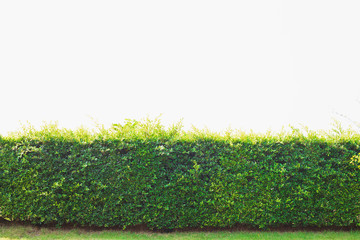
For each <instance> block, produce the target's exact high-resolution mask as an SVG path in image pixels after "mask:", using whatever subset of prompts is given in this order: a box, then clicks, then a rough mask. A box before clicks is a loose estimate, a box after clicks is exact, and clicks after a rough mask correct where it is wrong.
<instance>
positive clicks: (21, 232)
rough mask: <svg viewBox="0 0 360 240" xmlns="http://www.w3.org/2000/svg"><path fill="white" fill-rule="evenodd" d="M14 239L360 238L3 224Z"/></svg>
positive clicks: (6, 236)
mask: <svg viewBox="0 0 360 240" xmlns="http://www.w3.org/2000/svg"><path fill="white" fill-rule="evenodd" d="M12 239H22V240H27V239H39V240H41V239H47V240H48V239H70V240H75V239H127V240H132V239H174V240H175V239H176V240H178V239H184V240H185V239H187V240H191V239H204V240H205V239H206V240H207V239H262V240H267V239H268V240H272V239H308V240H310V239H317V240H321V239H353V240H355V239H360V231H351V232H340V231H339V232H333V231H324V232H304V231H297V232H255V231H254V232H246V231H242V232H226V231H219V232H182V233H180V232H179V233H151V232H129V231H114V230H103V231H90V230H82V229H71V230H64V229H53V228H36V227H32V226H18V225H17V226H7V225H0V240H12Z"/></svg>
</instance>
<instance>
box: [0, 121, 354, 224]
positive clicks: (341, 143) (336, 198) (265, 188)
mask: <svg viewBox="0 0 360 240" xmlns="http://www.w3.org/2000/svg"><path fill="white" fill-rule="evenodd" d="M359 142H360V136H359V135H358V134H355V133H353V132H351V131H346V132H344V131H342V132H341V133H337V134H331V133H325V132H311V131H307V132H305V133H303V132H301V131H300V130H298V129H294V128H293V129H292V132H288V133H285V132H282V133H279V134H277V135H274V134H270V133H268V134H262V135H261V134H253V133H250V134H249V133H248V134H247V133H243V132H240V131H233V132H231V131H228V132H226V133H224V134H216V133H211V132H209V131H205V130H197V129H193V130H192V131H187V132H185V131H183V130H182V126H181V123H178V124H175V125H173V126H172V127H170V128H165V127H164V126H163V125H161V123H160V122H159V121H158V120H157V119H156V120H144V121H136V120H127V121H126V122H125V123H124V124H114V125H113V126H112V127H111V128H109V129H105V128H103V127H101V128H100V129H99V131H97V132H91V131H90V130H86V129H78V130H75V131H72V130H67V129H60V128H58V127H57V125H56V124H49V125H45V126H43V127H42V129H41V130H35V129H34V128H31V127H28V128H24V129H23V131H22V132H17V133H13V134H11V135H9V136H6V137H0V216H2V217H3V218H6V219H10V220H20V221H31V222H32V223H34V224H48V223H55V224H57V225H63V224H65V223H74V224H79V225H83V226H105V227H111V226H123V227H124V228H126V227H128V226H134V225H138V224H146V225H147V226H148V227H149V228H151V229H153V228H156V229H172V228H184V227H207V226H211V227H229V226H233V225H235V224H246V225H252V226H256V227H260V228H264V227H270V226H281V225H292V226H319V227H324V226H359V225H360V218H359V216H360V185H359V184H360V183H359V179H360V161H359V158H360V157H359V156H360V155H358V154H359V152H360V149H359Z"/></svg>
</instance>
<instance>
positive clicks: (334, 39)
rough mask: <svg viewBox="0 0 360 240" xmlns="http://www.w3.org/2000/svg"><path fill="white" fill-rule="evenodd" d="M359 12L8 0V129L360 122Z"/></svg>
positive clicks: (0, 122)
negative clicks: (52, 124)
mask: <svg viewBox="0 0 360 240" xmlns="http://www.w3.org/2000/svg"><path fill="white" fill-rule="evenodd" d="M359 12H360V2H359V1H357V0H354V1H350V0H338V1H334V0H302V1H295V0H286V1H285V0H284V1H280V0H272V1H269V0H252V1H241V0H236V1H230V0H229V1H227V0H218V1H212V0H206V1H199V0H181V1H174V0H166V1H165V0H164V1H157V0H153V1H137V0H131V1H120V0H118V1H100V0H99V1H91V0H86V1H79V0H62V1H49V0H46V1H37V0H33V1H17V0H11V1H1V2H0V104H1V105H0V106H1V110H0V133H2V134H6V133H7V132H8V131H13V130H15V129H17V128H18V127H19V123H20V122H22V123H25V122H26V121H29V122H30V123H32V124H34V125H35V126H39V125H41V123H42V122H43V121H47V122H48V121H58V122H59V124H60V125H61V126H64V127H70V128H75V127H78V126H80V125H85V126H92V124H93V121H92V120H91V118H93V119H96V120H97V121H98V122H100V123H103V124H105V125H109V124H111V123H119V122H120V123H121V122H122V121H123V120H124V119H125V118H135V119H141V118H142V117H146V116H147V115H148V116H150V117H151V118H154V117H156V116H158V115H159V114H161V113H162V114H163V116H162V119H163V122H164V123H165V124H168V123H174V122H177V121H178V120H180V118H184V124H185V128H189V127H190V126H191V125H192V124H193V125H195V126H197V127H200V128H202V127H204V126H207V127H209V128H210V129H212V130H215V131H217V130H222V129H225V128H227V127H229V125H230V126H231V127H233V128H240V129H243V130H249V129H253V130H254V131H265V130H267V129H272V130H275V131H277V130H279V129H280V128H281V127H282V126H284V125H285V126H286V125H288V124H292V125H296V126H297V125H299V124H303V125H306V126H309V127H310V128H311V129H327V128H329V124H330V123H331V122H332V117H336V118H338V119H340V120H344V119H343V118H341V117H339V115H337V114H336V112H338V113H341V114H344V115H346V116H348V117H350V118H351V119H353V120H356V121H360V103H359V102H357V100H359V97H360V68H359V66H360V44H359V43H360V14H359ZM345 123H346V121H345Z"/></svg>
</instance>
